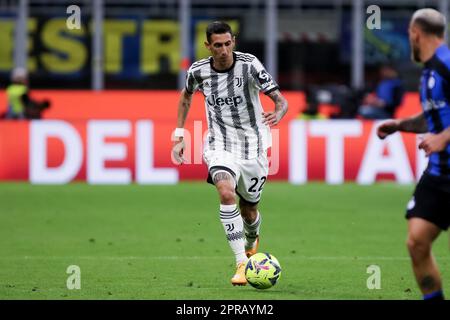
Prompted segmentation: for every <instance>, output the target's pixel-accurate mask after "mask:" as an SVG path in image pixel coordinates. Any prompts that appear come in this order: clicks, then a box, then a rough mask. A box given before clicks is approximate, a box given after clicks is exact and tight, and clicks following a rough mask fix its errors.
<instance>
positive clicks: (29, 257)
mask: <svg viewBox="0 0 450 320" xmlns="http://www.w3.org/2000/svg"><path fill="white" fill-rule="evenodd" d="M231 258H232V257H231V256H153V257H152V256H148V257H144V256H123V257H121V256H103V257H102V256H79V257H77V256H70V257H69V256H16V257H1V256H0V260H76V259H80V260H119V261H120V260H228V259H231ZM283 260H331V261H333V260H352V261H358V260H364V261H365V260H371V261H376V260H385V261H391V260H392V261H409V260H410V258H409V257H406V256H405V257H389V256H368V257H359V256H353V257H350V256H288V257H283ZM437 260H450V257H437Z"/></svg>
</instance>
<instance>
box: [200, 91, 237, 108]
mask: <svg viewBox="0 0 450 320" xmlns="http://www.w3.org/2000/svg"><path fill="white" fill-rule="evenodd" d="M242 101H243V99H242V97H241V96H236V97H227V98H219V97H216V95H215V94H213V95H211V96H209V97H208V99H206V102H207V103H208V104H209V105H210V106H212V107H213V106H219V107H221V106H223V105H225V104H226V105H227V106H231V105H233V106H235V107H237V106H238V105H239V104H240V103H241V102H242Z"/></svg>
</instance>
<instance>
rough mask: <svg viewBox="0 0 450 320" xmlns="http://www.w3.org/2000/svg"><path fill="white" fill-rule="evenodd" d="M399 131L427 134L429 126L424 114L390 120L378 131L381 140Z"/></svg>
mask: <svg viewBox="0 0 450 320" xmlns="http://www.w3.org/2000/svg"><path fill="white" fill-rule="evenodd" d="M397 131H402V132H413V133H425V132H428V125H427V121H426V119H425V116H424V114H423V113H420V114H418V115H415V116H413V117H410V118H406V119H397V120H388V121H386V122H383V123H382V124H381V125H380V126H379V127H378V130H377V134H378V137H379V138H380V139H384V138H386V137H387V136H388V135H390V134H393V133H395V132H397Z"/></svg>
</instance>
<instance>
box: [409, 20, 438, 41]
mask: <svg viewBox="0 0 450 320" xmlns="http://www.w3.org/2000/svg"><path fill="white" fill-rule="evenodd" d="M414 23H416V24H417V25H418V26H419V28H420V29H422V31H423V32H425V33H426V34H430V35H434V36H437V37H439V38H443V37H444V33H445V25H444V24H440V23H438V24H436V23H433V22H430V21H428V20H426V19H423V18H417V19H416V20H415V21H414Z"/></svg>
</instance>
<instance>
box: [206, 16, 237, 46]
mask: <svg viewBox="0 0 450 320" xmlns="http://www.w3.org/2000/svg"><path fill="white" fill-rule="evenodd" d="M223 33H229V34H230V35H231V36H233V32H232V31H231V27H230V25H229V24H228V23H226V22H223V21H214V22H211V23H210V24H208V27H207V28H206V39H207V40H208V43H211V35H213V34H223Z"/></svg>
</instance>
